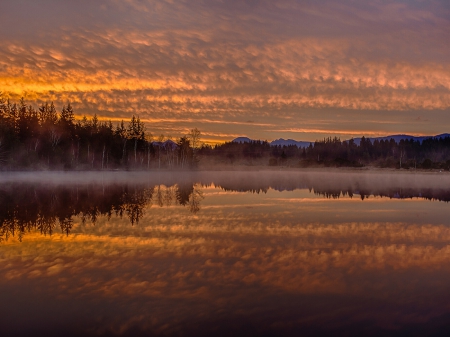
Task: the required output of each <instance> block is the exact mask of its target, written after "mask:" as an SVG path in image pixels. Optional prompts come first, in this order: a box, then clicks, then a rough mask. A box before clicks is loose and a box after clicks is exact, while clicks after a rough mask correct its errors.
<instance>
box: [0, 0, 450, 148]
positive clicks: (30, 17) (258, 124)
mask: <svg viewBox="0 0 450 337" xmlns="http://www.w3.org/2000/svg"><path fill="white" fill-rule="evenodd" d="M449 41H450V2H449V1H447V0H428V1H423V0H402V1H400V0H373V1H361V0H342V1H327V0H323V1H312V0H311V1H308V0H305V1H302V0H279V1H269V0H267V1H264V0H223V1H216V0H189V1H188V0H179V1H176V0H160V1H153V0H96V1H91V0H78V1H61V0H39V1H36V0H0V44H1V48H0V91H1V92H3V96H4V97H8V98H10V99H11V100H13V101H18V100H19V99H20V98H21V97H24V99H25V101H26V102H27V103H28V104H32V105H35V106H37V105H40V104H41V103H43V102H46V101H49V102H50V101H54V103H55V105H56V106H57V108H58V109H59V110H60V109H61V108H62V106H63V104H67V103H68V102H71V104H72V106H73V107H74V110H75V113H76V114H77V117H79V118H81V116H82V115H87V116H93V115H94V114H97V115H98V116H99V117H100V119H103V120H108V119H110V120H112V121H113V122H117V121H120V120H122V119H124V120H125V121H127V120H129V119H130V118H131V116H132V115H136V116H139V117H140V119H141V120H142V121H144V122H145V125H146V128H147V131H149V132H151V133H152V134H153V135H154V136H155V137H158V136H159V135H160V134H164V135H165V136H166V137H167V136H171V137H174V138H176V137H180V136H182V135H185V134H187V133H188V132H189V130H190V129H192V128H198V129H199V130H200V131H201V132H202V140H203V141H205V142H206V143H221V142H224V141H230V140H232V139H233V138H235V137H238V136H248V137H250V138H253V139H263V140H269V141H270V140H274V139H278V138H285V139H286V138H292V139H296V140H305V141H314V140H317V139H322V138H324V137H329V136H331V137H334V136H337V137H340V138H341V139H342V140H344V139H349V138H352V137H360V136H363V135H364V136H371V137H374V136H386V135H391V134H399V133H402V134H403V133H405V134H411V135H435V134H440V133H444V132H450V43H449Z"/></svg>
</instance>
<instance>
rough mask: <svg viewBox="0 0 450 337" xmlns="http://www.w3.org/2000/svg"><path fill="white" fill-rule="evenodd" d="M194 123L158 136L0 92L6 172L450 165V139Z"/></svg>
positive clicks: (0, 150) (141, 126)
mask: <svg viewBox="0 0 450 337" xmlns="http://www.w3.org/2000/svg"><path fill="white" fill-rule="evenodd" d="M200 137H201V132H200V131H199V130H198V129H197V128H194V129H192V130H190V131H189V132H188V134H186V135H184V136H181V137H179V138H178V139H176V140H175V141H174V140H172V139H170V138H168V137H164V135H160V136H159V137H157V139H154V138H153V135H152V134H151V132H149V131H148V130H147V127H146V125H145V123H143V122H142V121H141V120H140V118H139V117H138V116H132V117H131V119H130V120H129V121H128V122H127V123H126V122H124V121H123V120H122V121H121V122H120V123H117V124H116V125H114V124H113V123H112V122H111V121H100V120H99V119H98V117H97V116H96V115H94V116H93V117H90V118H87V117H83V118H82V119H79V120H76V119H75V113H74V110H73V108H72V106H71V104H70V103H68V104H67V105H64V106H63V107H62V108H61V109H60V110H59V111H58V110H57V108H56V107H55V105H54V104H53V102H52V103H43V104H41V105H40V106H39V107H38V108H35V107H33V106H31V105H27V104H26V103H25V100H24V99H23V98H22V99H21V100H20V101H19V102H18V103H11V102H10V100H9V99H4V98H2V96H1V95H0V170H3V171H5V170H116V169H121V170H151V169H195V168H198V167H200V168H201V167H211V166H219V167H226V166H230V165H245V166H255V165H258V166H289V167H364V166H373V167H380V168H397V169H400V168H402V169H425V170H429V169H439V170H449V168H450V138H449V137H444V138H432V137H430V138H428V139H425V140H423V141H422V142H419V141H417V140H416V141H415V140H401V141H400V142H398V143H397V142H395V141H394V140H393V139H390V140H380V141H379V140H375V141H373V142H372V141H371V140H370V139H366V138H365V137H362V139H361V142H360V143H359V144H356V143H355V142H354V140H353V139H350V140H347V141H341V140H340V139H339V138H336V137H335V138H331V137H330V138H325V139H323V140H317V141H315V142H314V143H311V144H310V145H309V147H306V148H298V147H297V146H295V145H292V146H271V145H270V144H269V143H268V142H267V141H252V142H248V143H237V142H226V143H224V144H219V145H215V146H209V145H204V144H201V139H200Z"/></svg>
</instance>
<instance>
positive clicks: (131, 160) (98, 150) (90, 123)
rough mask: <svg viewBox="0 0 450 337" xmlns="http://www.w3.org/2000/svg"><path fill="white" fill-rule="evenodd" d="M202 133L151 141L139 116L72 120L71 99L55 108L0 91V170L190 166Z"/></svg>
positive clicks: (95, 116) (195, 162) (193, 165)
mask: <svg viewBox="0 0 450 337" xmlns="http://www.w3.org/2000/svg"><path fill="white" fill-rule="evenodd" d="M0 94H1V93H0ZM200 135H201V134H200V131H198V130H197V129H193V130H191V131H190V133H189V134H188V135H185V136H183V137H180V138H179V139H177V140H176V141H172V140H171V139H170V137H168V138H165V137H164V136H163V135H161V136H159V137H158V138H157V139H156V140H154V139H153V136H152V134H151V133H150V132H148V131H147V130H146V126H145V124H144V123H143V122H142V121H141V120H140V118H139V117H138V116H132V117H131V119H130V121H129V122H128V123H127V124H125V122H124V121H123V120H122V121H121V122H120V123H118V124H117V125H113V123H112V122H111V121H100V120H99V119H98V117H97V115H94V116H93V117H91V118H87V117H86V116H84V117H83V118H82V119H81V120H76V119H75V114H74V110H73V107H72V105H71V104H70V103H68V104H67V105H64V106H63V107H62V109H61V110H60V111H59V112H58V111H57V109H56V107H55V105H54V104H53V102H52V103H43V104H41V106H39V107H38V108H35V107H33V106H32V105H27V104H26V103H25V100H24V99H23V98H22V99H21V100H20V102H19V103H11V102H10V101H9V99H7V100H6V99H4V98H2V96H1V95H0V169H3V170H5V169H6V170H8V169H9V170H11V169H12V170H13V169H69V170H86V169H95V170H97V169H118V168H120V169H151V168H155V167H157V168H167V167H169V168H172V167H181V168H191V167H195V166H196V164H197V162H198V160H197V158H196V156H195V155H196V151H195V150H196V147H198V146H199V141H200Z"/></svg>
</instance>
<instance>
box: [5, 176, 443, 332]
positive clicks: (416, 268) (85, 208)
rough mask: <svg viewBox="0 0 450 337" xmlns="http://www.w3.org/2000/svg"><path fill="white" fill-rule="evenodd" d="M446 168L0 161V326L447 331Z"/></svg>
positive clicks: (39, 329)
mask: <svg viewBox="0 0 450 337" xmlns="http://www.w3.org/2000/svg"><path fill="white" fill-rule="evenodd" d="M448 201H450V174H448V173H415V172H405V173H400V172H371V171H353V172H350V171H347V172H346V171H338V170H335V171H330V172H327V171H324V170H322V171H319V172H313V171H267V172H265V171H255V172H252V171H248V172H239V171H234V172H222V171H216V172H93V173H70V174H69V173H58V172H56V173H55V172H54V173H50V172H44V173H32V172H28V173H1V174H0V241H1V242H0V273H1V275H2V276H1V277H0V289H1V291H0V335H2V336H28V335H34V336H36V335H45V336H231V335H233V336H236V335H238V336H300V335H301V336H320V335H333V336H380V335H383V336H444V335H445V336H447V335H448V334H449V333H450V221H449V219H450V204H449V203H448Z"/></svg>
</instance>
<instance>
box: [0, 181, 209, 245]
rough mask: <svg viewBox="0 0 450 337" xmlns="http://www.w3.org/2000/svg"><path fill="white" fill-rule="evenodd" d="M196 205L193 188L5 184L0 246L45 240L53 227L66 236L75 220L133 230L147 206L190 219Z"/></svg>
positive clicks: (0, 202)
mask: <svg viewBox="0 0 450 337" xmlns="http://www.w3.org/2000/svg"><path fill="white" fill-rule="evenodd" d="M202 199H203V196H202V192H201V189H200V187H199V186H197V185H195V184H194V185H193V184H181V185H173V186H169V187H167V186H164V185H157V186H153V187H145V186H143V185H128V184H123V185H117V184H111V185H98V184H87V185H67V186H60V185H56V186H48V185H42V184H31V183H8V184H4V185H2V187H1V188H0V241H1V240H2V239H3V238H5V239H8V238H9V237H10V236H11V235H13V236H14V235H15V234H17V236H18V239H19V240H21V239H22V237H23V235H24V233H26V232H30V231H32V230H39V232H40V233H41V234H44V235H46V234H50V235H51V234H53V232H54V230H55V228H56V226H57V225H59V227H60V229H61V231H62V232H64V233H66V234H69V233H70V231H71V229H72V226H73V217H74V216H76V215H79V216H80V217H81V221H82V223H85V222H86V220H89V221H90V222H92V223H93V224H95V223H96V221H97V219H98V217H99V216H102V215H103V216H106V217H107V219H108V220H110V219H111V216H113V215H114V216H117V217H119V218H120V219H122V218H123V217H125V218H126V219H128V220H129V222H130V223H131V225H134V224H137V223H138V222H139V219H141V218H142V216H143V214H144V210H145V209H146V208H147V209H148V208H150V207H151V206H152V205H157V206H159V207H163V206H166V207H169V206H172V205H182V206H188V209H189V211H190V212H192V213H196V212H198V211H199V210H200V202H201V200H202Z"/></svg>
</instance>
